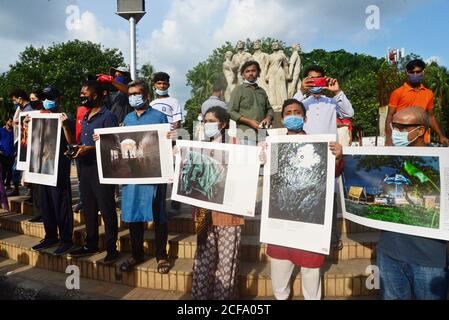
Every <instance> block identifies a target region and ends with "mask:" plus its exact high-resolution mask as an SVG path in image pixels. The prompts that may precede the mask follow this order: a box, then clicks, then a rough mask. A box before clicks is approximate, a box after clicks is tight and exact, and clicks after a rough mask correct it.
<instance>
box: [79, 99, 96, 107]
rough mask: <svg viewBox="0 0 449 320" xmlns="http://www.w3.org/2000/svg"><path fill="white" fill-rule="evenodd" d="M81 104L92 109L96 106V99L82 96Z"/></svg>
mask: <svg viewBox="0 0 449 320" xmlns="http://www.w3.org/2000/svg"><path fill="white" fill-rule="evenodd" d="M80 105H81V106H84V107H86V108H89V109H92V108H93V107H94V106H95V101H94V99H92V98H88V97H80Z"/></svg>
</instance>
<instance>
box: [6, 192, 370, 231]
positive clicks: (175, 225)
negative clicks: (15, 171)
mask: <svg viewBox="0 0 449 320" xmlns="http://www.w3.org/2000/svg"><path fill="white" fill-rule="evenodd" d="M25 200H26V197H11V198H10V199H9V202H10V208H11V212H15V213H22V214H24V215H32V212H33V211H32V210H33V208H32V206H31V205H29V204H27V203H25V202H24V201H25ZM117 214H118V218H119V226H120V227H126V226H127V225H126V223H124V222H122V221H121V219H120V209H117ZM74 221H75V225H80V224H84V216H83V213H82V211H81V213H75V214H74ZM99 224H100V225H102V220H101V218H100V216H99ZM337 225H338V228H339V230H340V233H341V234H342V235H344V234H352V233H366V232H369V233H373V232H378V230H376V229H372V228H368V227H365V226H362V225H359V224H356V223H353V222H351V221H348V220H344V219H343V218H338V220H337ZM146 229H148V230H152V229H153V223H152V222H148V223H147V224H146ZM168 230H169V232H173V233H189V234H190V233H191V234H193V233H195V230H194V224H193V220H192V212H191V208H190V207H189V206H186V205H183V206H182V207H181V212H180V214H178V215H176V216H174V217H169V220H168ZM242 234H243V235H259V234H260V216H255V217H253V218H245V226H244V227H243V231H242Z"/></svg>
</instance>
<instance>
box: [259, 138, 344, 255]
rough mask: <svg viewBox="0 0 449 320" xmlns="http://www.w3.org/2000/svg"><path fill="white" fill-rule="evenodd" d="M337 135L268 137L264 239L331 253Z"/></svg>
mask: <svg viewBox="0 0 449 320" xmlns="http://www.w3.org/2000/svg"><path fill="white" fill-rule="evenodd" d="M335 139H336V137H335V136H334V135H319V136H299V135H298V136H275V137H269V138H268V139H267V145H268V150H267V163H266V164H265V168H264V185H263V203H262V222H261V232H260V241H261V242H264V243H269V244H275V245H280V246H284V247H289V248H296V249H303V250H307V251H312V252H317V253H321V254H329V246H330V232H331V223H332V209H333V198H334V181H335V157H334V156H333V155H332V154H331V152H330V151H329V142H331V141H335Z"/></svg>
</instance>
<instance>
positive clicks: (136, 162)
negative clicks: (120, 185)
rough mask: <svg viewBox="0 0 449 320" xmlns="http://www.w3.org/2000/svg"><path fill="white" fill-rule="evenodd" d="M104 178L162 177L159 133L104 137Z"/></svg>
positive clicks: (154, 131)
mask: <svg viewBox="0 0 449 320" xmlns="http://www.w3.org/2000/svg"><path fill="white" fill-rule="evenodd" d="M100 146H101V165H102V169H103V178H116V179H117V178H157V177H161V176H162V172H161V160H160V151H159V135H158V131H157V130H153V131H139V132H123V133H103V134H101V142H100Z"/></svg>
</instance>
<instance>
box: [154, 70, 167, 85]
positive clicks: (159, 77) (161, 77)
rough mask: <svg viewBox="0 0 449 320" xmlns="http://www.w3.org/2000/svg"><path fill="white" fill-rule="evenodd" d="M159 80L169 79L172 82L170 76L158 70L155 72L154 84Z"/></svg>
mask: <svg viewBox="0 0 449 320" xmlns="http://www.w3.org/2000/svg"><path fill="white" fill-rule="evenodd" d="M158 81H167V82H168V83H170V76H169V75H168V73H165V72H156V73H155V74H153V84H155V83H156V82H158Z"/></svg>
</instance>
